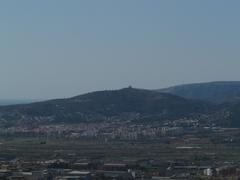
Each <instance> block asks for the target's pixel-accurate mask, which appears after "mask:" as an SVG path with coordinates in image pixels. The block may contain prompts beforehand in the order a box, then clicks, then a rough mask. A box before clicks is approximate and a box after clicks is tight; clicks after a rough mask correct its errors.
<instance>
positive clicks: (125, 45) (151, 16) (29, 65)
mask: <svg viewBox="0 0 240 180" xmlns="http://www.w3.org/2000/svg"><path fill="white" fill-rule="evenodd" d="M239 53H240V1H239V0H211V1H210V0H144V1H143V0H95V1H94V0H39V1H34V0H2V1H0V82H1V88H0V99H2V98H4V99H9V98H11V99H48V98H60V97H69V96H73V95H78V94H81V93H85V92H88V91H95V90H105V89H117V88H122V87H126V86H128V85H132V86H133V87H139V88H152V89H155V88H162V87H166V86H171V85H176V84H181V83H191V82H202V81H216V80H240V54H239Z"/></svg>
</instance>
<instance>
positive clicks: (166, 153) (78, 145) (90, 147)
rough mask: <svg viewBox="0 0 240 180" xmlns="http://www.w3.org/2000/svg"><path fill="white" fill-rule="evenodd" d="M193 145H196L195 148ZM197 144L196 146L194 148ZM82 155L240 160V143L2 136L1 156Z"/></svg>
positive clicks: (120, 159)
mask: <svg viewBox="0 0 240 180" xmlns="http://www.w3.org/2000/svg"><path fill="white" fill-rule="evenodd" d="M191 147H192V148H191ZM194 147H195V148H194ZM72 154H74V155H76V156H78V157H79V158H91V159H103V160H106V161H108V160H109V161H110V160H111V161H114V160H116V161H123V160H126V159H131V160H141V159H154V160H194V161H201V160H205V161H214V162H216V163H217V162H223V161H240V145H231V146H229V145H222V144H218V145H214V144H211V143H206V144H205V143H204V142H202V143H200V144H199V143H198V144H187V145H186V144H184V143H182V142H171V143H170V144H161V143H158V142H151V141H148V142H121V141H119V142H117V141H116V142H109V143H102V142H98V141H93V140H89V141H87V140H61V141H60V140H49V141H48V142H47V143H46V144H45V143H42V141H41V140H39V139H37V138H11V139H1V145H0V157H2V158H6V157H9V158H15V157H16V158H24V159H36V160H40V159H51V158H63V157H67V156H70V155H72Z"/></svg>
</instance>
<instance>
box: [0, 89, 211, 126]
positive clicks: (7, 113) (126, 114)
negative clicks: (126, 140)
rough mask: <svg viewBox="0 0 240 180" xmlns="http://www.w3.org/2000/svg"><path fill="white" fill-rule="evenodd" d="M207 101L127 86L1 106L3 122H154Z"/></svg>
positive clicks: (185, 113) (204, 106)
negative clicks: (25, 103)
mask: <svg viewBox="0 0 240 180" xmlns="http://www.w3.org/2000/svg"><path fill="white" fill-rule="evenodd" d="M209 109H210V108H209V106H208V105H207V104H205V103H200V102H195V101H192V100H186V99H184V98H181V97H178V96H175V95H171V94H167V93H159V92H154V91H150V90H142V89H134V88H125V89H120V90H115V91H100V92H93V93H88V94H84V95H80V96H76V97H73V98H69V99H58V100H51V101H45V102H39V103H32V104H27V105H15V106H3V107H0V124H2V125H7V126H9V125H32V124H42V123H47V124H49V123H58V122H65V123H76V122H101V121H103V120H108V119H111V120H122V121H124V120H135V121H142V120H147V121H152V120H158V121H161V120H163V119H164V120H166V119H176V118H181V117H186V116H191V115H193V114H196V113H204V112H206V111H208V110H209Z"/></svg>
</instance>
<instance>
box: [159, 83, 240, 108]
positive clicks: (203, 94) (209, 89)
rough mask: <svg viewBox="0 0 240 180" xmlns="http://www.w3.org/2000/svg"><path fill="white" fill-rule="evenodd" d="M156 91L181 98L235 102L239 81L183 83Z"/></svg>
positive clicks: (239, 89) (239, 93)
mask: <svg viewBox="0 0 240 180" xmlns="http://www.w3.org/2000/svg"><path fill="white" fill-rule="evenodd" d="M157 92H165V93H170V94H174V95H176V96H180V97H183V98H187V99H196V100H202V101H206V102H211V103H214V104H221V103H229V102H237V101H239V100H240V81H219V82H208V83H196V84H185V85H179V86H173V87H170V88H165V89H160V90H157Z"/></svg>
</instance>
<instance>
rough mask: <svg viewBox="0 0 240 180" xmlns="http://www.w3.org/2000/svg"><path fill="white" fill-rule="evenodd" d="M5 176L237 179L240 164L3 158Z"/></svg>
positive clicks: (4, 179) (0, 173) (7, 179)
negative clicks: (212, 165) (211, 165)
mask: <svg viewBox="0 0 240 180" xmlns="http://www.w3.org/2000/svg"><path fill="white" fill-rule="evenodd" d="M0 164H1V166H0V179H1V180H105V179H106V180H134V179H136V180H151V179H152V180H167V179H169V180H171V179H172V180H174V179H182V180H183V179H186V180H187V179H194V178H197V177H198V178H200V179H201V178H202V179H209V178H212V179H214V178H222V179H228V177H231V178H232V179H234V178H235V179H237V178H238V177H240V166H239V165H237V164H234V165H233V164H231V165H223V166H220V167H209V166H194V165H186V164H184V163H183V162H170V161H156V160H139V161H133V160H132V161H130V160H129V161H128V162H121V163H110V162H103V161H101V160H75V161H72V162H71V161H67V160H63V159H55V160H48V161H23V160H19V159H17V160H12V161H1V162H0Z"/></svg>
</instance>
